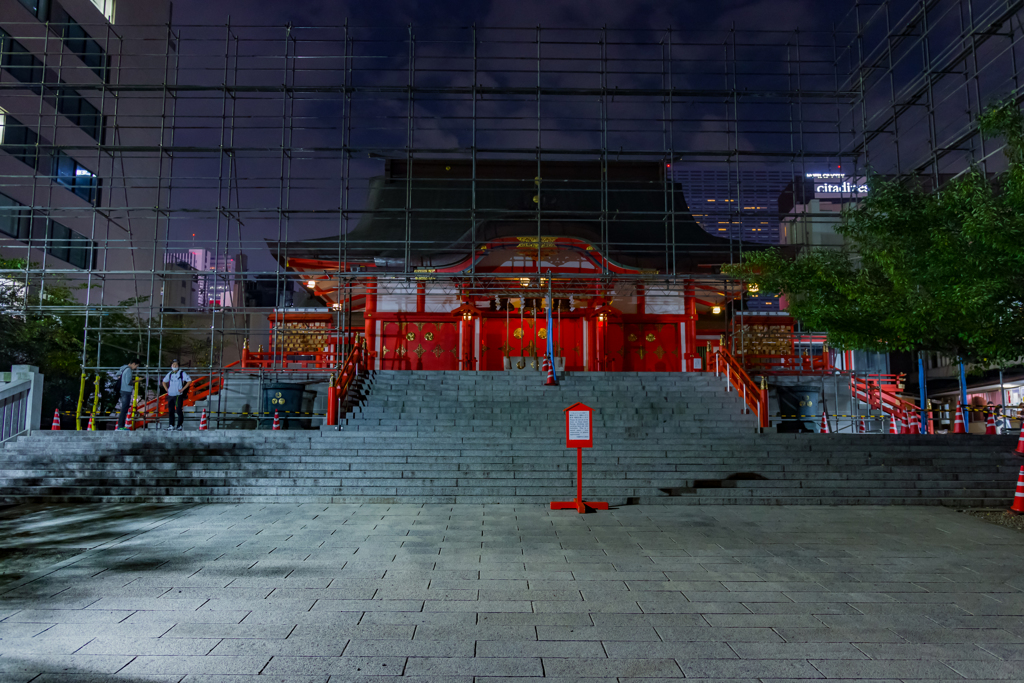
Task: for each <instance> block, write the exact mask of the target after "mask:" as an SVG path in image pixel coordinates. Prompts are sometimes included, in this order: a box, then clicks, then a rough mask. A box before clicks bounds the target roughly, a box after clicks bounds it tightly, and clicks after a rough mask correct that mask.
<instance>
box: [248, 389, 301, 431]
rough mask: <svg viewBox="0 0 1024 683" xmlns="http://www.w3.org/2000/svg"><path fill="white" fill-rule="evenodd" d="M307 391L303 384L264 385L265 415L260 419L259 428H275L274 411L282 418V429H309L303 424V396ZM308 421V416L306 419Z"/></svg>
mask: <svg viewBox="0 0 1024 683" xmlns="http://www.w3.org/2000/svg"><path fill="white" fill-rule="evenodd" d="M305 391H306V387H305V385H303V384H288V383H284V382H278V383H276V384H270V385H267V386H265V387H263V415H261V416H260V419H259V427H258V428H259V429H273V426H274V411H275V410H276V411H277V412H278V414H279V415H280V418H281V429H307V428H308V427H307V426H306V425H303V424H302V420H301V419H300V418H301V416H300V413H301V412H302V396H303V394H304V393H305ZM306 422H307V423H308V422H309V420H308V418H307V419H306Z"/></svg>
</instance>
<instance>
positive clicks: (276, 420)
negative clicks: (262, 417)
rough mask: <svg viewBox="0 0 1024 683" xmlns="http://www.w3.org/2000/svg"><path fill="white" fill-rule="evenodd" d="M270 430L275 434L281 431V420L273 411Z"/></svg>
mask: <svg viewBox="0 0 1024 683" xmlns="http://www.w3.org/2000/svg"><path fill="white" fill-rule="evenodd" d="M271 429H272V430H273V431H275V432H277V431H280V430H281V418H280V417H278V415H277V411H276V410H275V411H274V426H273V427H271Z"/></svg>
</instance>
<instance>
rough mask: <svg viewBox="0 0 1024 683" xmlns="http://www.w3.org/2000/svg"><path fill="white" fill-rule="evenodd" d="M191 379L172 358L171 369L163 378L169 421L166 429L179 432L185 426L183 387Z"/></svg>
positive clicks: (184, 387)
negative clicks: (176, 418) (175, 419)
mask: <svg viewBox="0 0 1024 683" xmlns="http://www.w3.org/2000/svg"><path fill="white" fill-rule="evenodd" d="M191 381H192V378H191V377H189V376H188V373H187V372H185V371H184V370H182V369H181V368H180V367H178V360H177V359H175V360H172V361H171V371H170V372H168V373H167V376H166V377H164V380H163V385H164V391H166V392H167V414H168V417H169V418H170V421H171V425H170V426H169V427H168V428H167V431H172V430H177V431H179V432H180V431H181V430H182V428H183V427H184V426H185V396H186V394H185V389H186V387H188V385H189V383H190V382H191ZM175 414H177V416H178V426H177V427H175V426H174V416H175Z"/></svg>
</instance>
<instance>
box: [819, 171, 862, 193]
mask: <svg viewBox="0 0 1024 683" xmlns="http://www.w3.org/2000/svg"><path fill="white" fill-rule="evenodd" d="M806 176H807V178H808V179H810V180H813V181H815V183H814V196H815V197H822V196H825V197H830V196H836V195H838V196H844V195H845V196H847V197H863V196H865V195H866V194H867V193H868V186H867V184H866V183H865V182H864V178H850V177H848V176H844V175H843V174H842V173H808V174H806Z"/></svg>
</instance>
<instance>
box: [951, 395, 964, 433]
mask: <svg viewBox="0 0 1024 683" xmlns="http://www.w3.org/2000/svg"><path fill="white" fill-rule="evenodd" d="M953 433H954V434H966V433H967V428H966V423H965V422H964V407H963V406H962V405H961V404H960V399H957V401H956V420H955V421H954V422H953Z"/></svg>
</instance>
